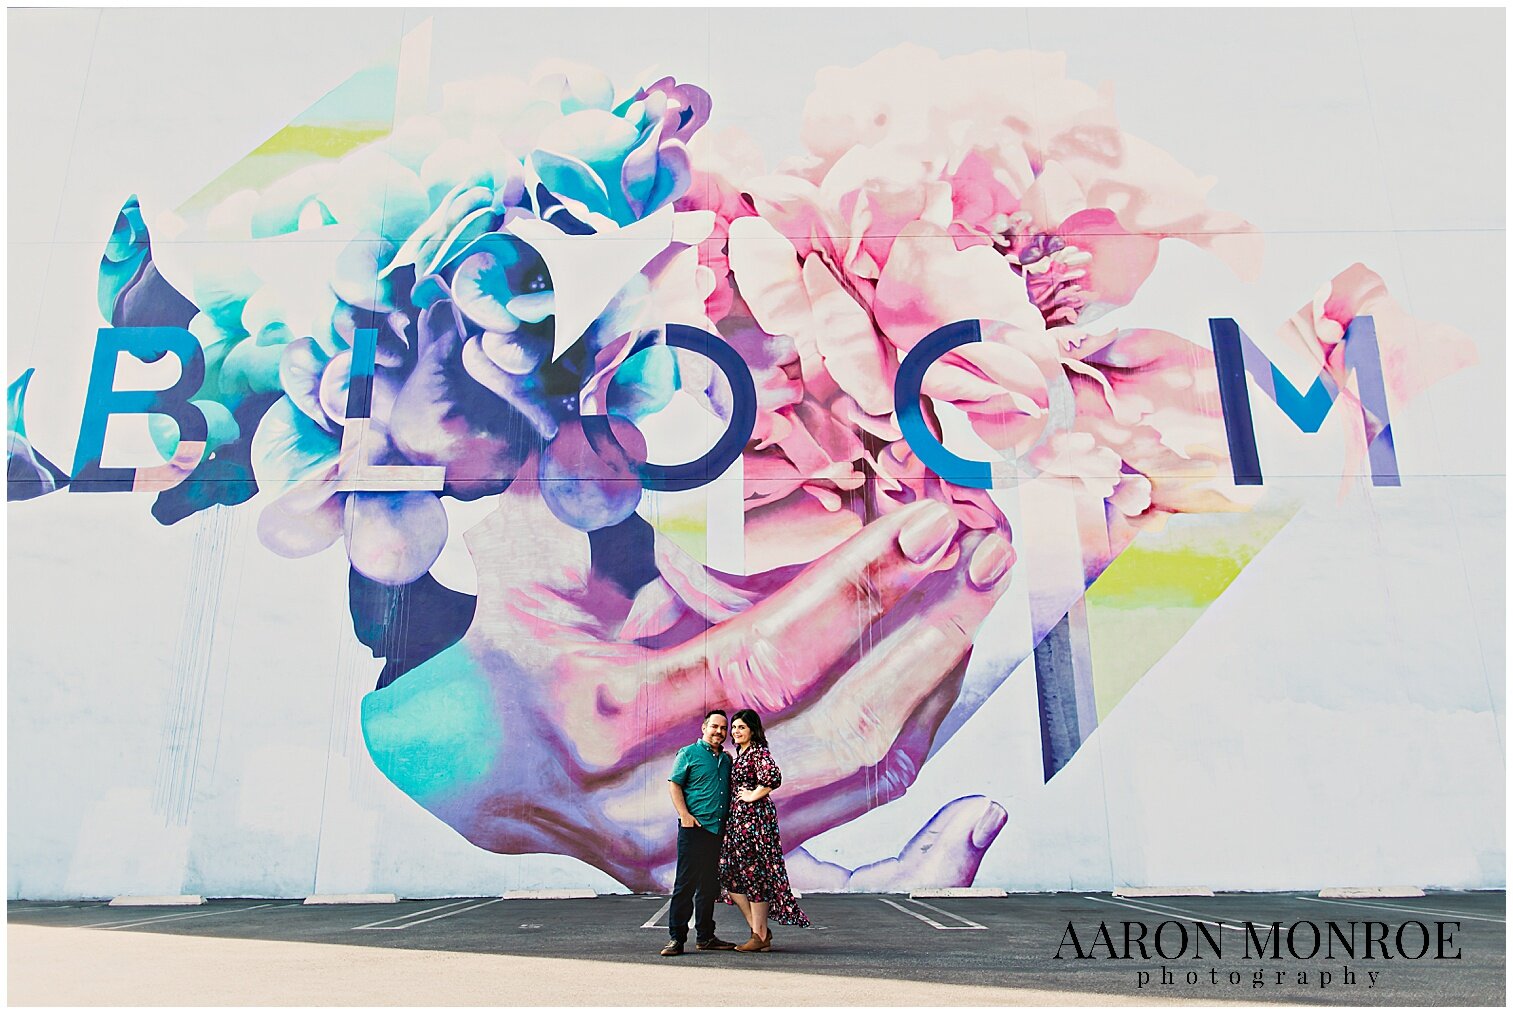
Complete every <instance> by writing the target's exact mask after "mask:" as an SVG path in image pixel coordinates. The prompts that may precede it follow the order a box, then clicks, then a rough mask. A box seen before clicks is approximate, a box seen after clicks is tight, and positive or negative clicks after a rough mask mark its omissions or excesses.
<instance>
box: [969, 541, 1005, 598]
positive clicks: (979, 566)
mask: <svg viewBox="0 0 1513 1014" xmlns="http://www.w3.org/2000/svg"><path fill="white" fill-rule="evenodd" d="M1013 565H1014V547H1013V546H1011V545H1009V540H1008V539H1005V538H1004V537H1003V536H1002V535H999V534H998V533H997V532H994V533H992V534H991V535H989V536H988V537H987V538H985V539H983V540H982V542H981V543H980V544H979V545H978V547H977V549H976V551H975V552H973V553H972V562H971V563H970V564H968V566H967V577H968V578H970V579H971V581H972V584H973V585H974V586H975V587H976V588H977V589H978V590H979V591H990V590H992V588H993V586H994V585H996V584H997V583H998V582H999V581H1000V580H1002V579H1003V576H1004V575H1005V574H1007V573H1008V572H1009V568H1010V567H1012V566H1013Z"/></svg>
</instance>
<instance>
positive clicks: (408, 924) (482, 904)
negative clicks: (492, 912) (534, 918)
mask: <svg viewBox="0 0 1513 1014" xmlns="http://www.w3.org/2000/svg"><path fill="white" fill-rule="evenodd" d="M472 900H473V899H471V898H468V899H467V901H472ZM503 900H504V899H503V898H490V899H489V900H488V901H480V902H479V903H478V904H476V905H467V907H466V908H457V907H455V906H452V907H451V910H450V911H447V912H442V913H441V914H440V915H432V916H426V918H424V919H412V920H410V921H409V922H402V923H400V924H399V925H398V926H380V925H378V924H377V923H372V924H369V925H367V926H358V927H355V928H356V929H360V930H361V929H372V930H402V929H409V928H410V927H411V926H419V925H420V924H421V923H423V922H435V921H436V920H437V919H449V918H451V917H452V916H454V915H461V914H462V913H464V912H471V911H473V909H475V908H486V907H488V906H489V905H497V904H499V903H500V902H501V901H503ZM467 901H465V902H464V904H465V905H466V904H467ZM447 907H448V906H446V905H438V906H437V908H428V909H425V910H423V911H421V912H412V913H410V914H411V915H425V913H426V912H435V911H437V909H439V908H447ZM400 918H403V916H401V917H400ZM383 921H384V922H392V921H393V920H390V919H385V920H383Z"/></svg>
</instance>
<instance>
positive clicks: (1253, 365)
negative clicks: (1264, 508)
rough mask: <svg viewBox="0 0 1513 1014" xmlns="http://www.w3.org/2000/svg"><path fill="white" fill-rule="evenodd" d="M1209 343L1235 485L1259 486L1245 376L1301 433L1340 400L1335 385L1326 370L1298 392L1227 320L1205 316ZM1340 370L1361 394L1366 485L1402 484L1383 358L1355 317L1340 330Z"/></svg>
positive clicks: (1314, 427) (1370, 331) (1368, 328)
mask: <svg viewBox="0 0 1513 1014" xmlns="http://www.w3.org/2000/svg"><path fill="white" fill-rule="evenodd" d="M1208 327H1209V331H1210V333H1211V334H1212V335H1213V340H1214V369H1215V370H1216V371H1217V372H1218V375H1219V400H1220V402H1221V403H1222V404H1223V407H1224V429H1225V432H1226V433H1227V434H1228V435H1229V458H1230V463H1231V466H1232V467H1233V469H1234V473H1235V485H1236V486H1259V485H1261V459H1260V456H1259V455H1258V454H1257V453H1256V432H1255V425H1254V423H1253V422H1252V420H1251V416H1250V391H1249V390H1248V388H1247V387H1246V384H1245V375H1246V374H1247V373H1249V374H1250V377H1251V379H1252V380H1254V381H1255V383H1256V386H1257V387H1259V388H1260V389H1261V390H1262V391H1265V392H1266V395H1267V397H1269V398H1271V400H1272V401H1274V402H1275V403H1276V406H1277V408H1280V409H1281V410H1282V412H1283V413H1284V414H1285V415H1286V416H1287V418H1289V419H1291V420H1292V421H1293V422H1294V423H1296V424H1297V427H1298V429H1300V430H1302V431H1303V432H1304V433H1317V432H1318V431H1319V427H1320V426H1322V425H1323V424H1324V417H1325V416H1326V415H1328V414H1329V409H1330V408H1332V407H1333V406H1334V402H1335V399H1336V398H1337V397H1339V393H1340V391H1339V387H1338V386H1337V385H1336V384H1335V382H1334V378H1332V377H1331V376H1330V375H1329V372H1328V370H1322V371H1320V373H1319V375H1318V377H1317V378H1315V379H1314V382H1313V385H1312V386H1311V387H1309V388H1308V391H1307V392H1306V393H1300V392H1299V391H1298V389H1297V388H1296V387H1293V386H1292V384H1291V382H1290V381H1288V379H1287V378H1286V377H1284V376H1283V375H1282V371H1281V370H1279V369H1277V368H1276V367H1275V366H1274V365H1272V362H1271V360H1270V359H1268V358H1267V357H1266V353H1264V352H1262V351H1261V350H1260V349H1259V348H1257V347H1256V343H1255V342H1253V341H1251V340H1250V336H1249V335H1247V334H1246V333H1245V332H1244V331H1242V330H1240V326H1239V325H1238V324H1236V323H1235V322H1234V320H1232V319H1230V318H1228V317H1215V318H1210V320H1209V322H1208ZM1342 341H1343V342H1344V344H1345V370H1346V373H1347V375H1348V374H1349V373H1350V372H1352V371H1353V372H1354V373H1355V376H1356V383H1357V385H1358V386H1359V388H1360V395H1361V419H1362V422H1363V423H1364V424H1365V427H1366V444H1367V448H1368V453H1369V455H1370V458H1371V481H1372V483H1374V484H1375V485H1377V486H1401V485H1402V480H1401V479H1400V478H1399V477H1398V472H1397V452H1396V451H1395V450H1394V449H1393V446H1392V420H1391V418H1390V417H1389V416H1388V414H1387V391H1386V386H1385V385H1384V383H1383V382H1382V356H1381V352H1380V351H1379V349H1378V348H1377V342H1376V323H1375V322H1374V321H1373V320H1372V319H1371V318H1370V317H1357V318H1355V320H1353V321H1351V322H1350V326H1349V327H1347V328H1346V329H1345V337H1344V338H1343V339H1342Z"/></svg>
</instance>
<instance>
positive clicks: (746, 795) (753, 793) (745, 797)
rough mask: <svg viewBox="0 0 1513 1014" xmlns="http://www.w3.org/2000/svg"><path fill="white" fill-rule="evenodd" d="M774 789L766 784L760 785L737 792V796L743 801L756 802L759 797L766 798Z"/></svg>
mask: <svg viewBox="0 0 1513 1014" xmlns="http://www.w3.org/2000/svg"><path fill="white" fill-rule="evenodd" d="M771 792H772V790H771V789H769V788H768V787H767V786H765V785H758V786H757V787H756V788H754V789H742V790H741V791H740V792H737V793H736V798H737V799H739V800H740V801H741V802H743V803H755V802H756V801H757V800H759V799H766V798H767V796H768V795H769V794H771Z"/></svg>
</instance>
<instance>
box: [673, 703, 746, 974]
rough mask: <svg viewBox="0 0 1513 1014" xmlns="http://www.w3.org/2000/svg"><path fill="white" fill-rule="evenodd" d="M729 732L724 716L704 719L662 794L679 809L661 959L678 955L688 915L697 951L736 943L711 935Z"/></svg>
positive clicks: (717, 712)
mask: <svg viewBox="0 0 1513 1014" xmlns="http://www.w3.org/2000/svg"><path fill="white" fill-rule="evenodd" d="M728 728H729V723H728V722H727V721H726V718H725V712H723V711H720V710H719V709H715V710H714V711H711V712H709V713H708V714H706V715H705V716H704V724H703V726H702V733H703V735H702V737H701V738H700V739H699V740H697V741H696V742H693V743H690V744H689V745H688V746H685V747H684V748H683V749H682V750H679V751H678V756H677V757H676V758H675V759H674V760H673V762H672V774H671V775H669V776H668V778H667V792H668V794H669V795H670V796H672V805H673V809H675V810H677V811H678V872H677V877H676V879H675V881H674V883H673V888H672V906H671V908H670V909H669V911H668V914H667V925H668V927H669V928H670V929H671V930H672V940H670V941H669V942H668V944H667V946H666V947H664V948H662V957H664V958H671V957H675V956H676V955H679V954H682V953H683V944H684V943H686V942H687V940H688V917H689V916H690V915H693V916H694V932H695V940H696V941H697V944H696V945H695V946H697V947H698V948H699V950H701V951H733V950H735V944H732V943H729V942H727V941H725V940H721V939H720V938H719V937H717V936H715V935H714V903H715V899H717V898H718V897H719V896H720V834H721V833H722V832H723V830H724V823H725V817H726V815H727V814H728V813H729V811H730V755H729V754H728V753H726V752H725V751H724V750H723V749H722V747H723V746H724V743H725V734H726V732H727V730H728Z"/></svg>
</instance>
